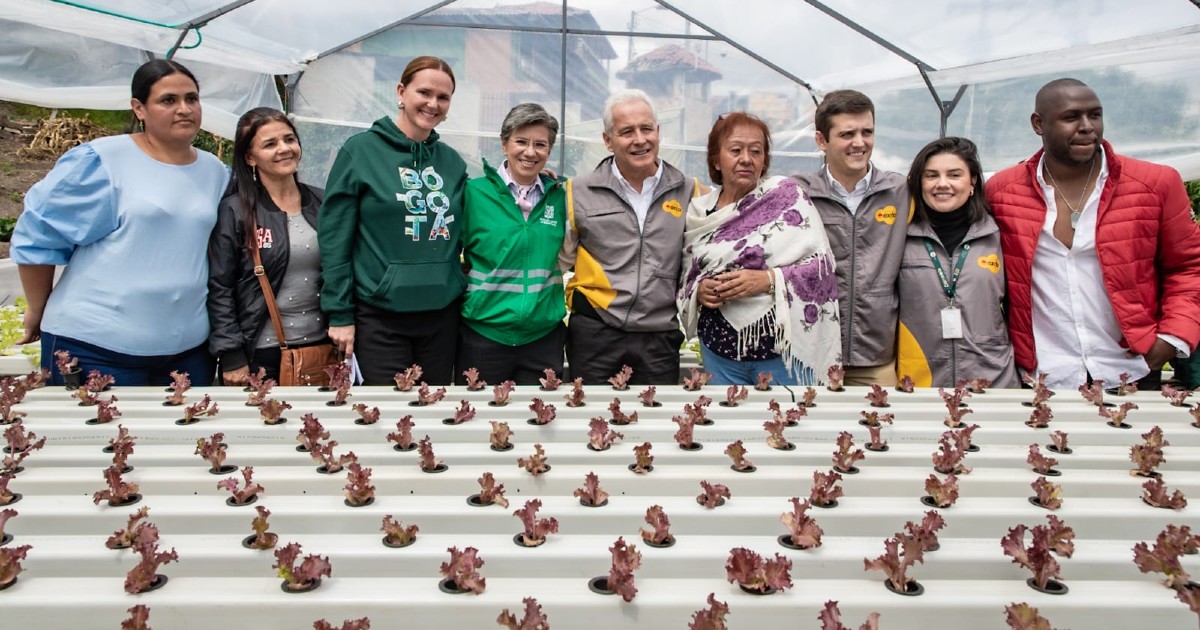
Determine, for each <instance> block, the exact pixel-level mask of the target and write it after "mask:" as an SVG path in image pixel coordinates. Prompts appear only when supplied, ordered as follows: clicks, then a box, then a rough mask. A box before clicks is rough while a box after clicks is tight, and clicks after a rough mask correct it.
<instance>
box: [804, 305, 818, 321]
mask: <svg viewBox="0 0 1200 630" xmlns="http://www.w3.org/2000/svg"><path fill="white" fill-rule="evenodd" d="M820 315H821V309H819V308H817V305H816V304H805V305H804V323H806V324H808V325H810V326H811V325H812V324H815V323H817V318H818V317H819V316H820Z"/></svg>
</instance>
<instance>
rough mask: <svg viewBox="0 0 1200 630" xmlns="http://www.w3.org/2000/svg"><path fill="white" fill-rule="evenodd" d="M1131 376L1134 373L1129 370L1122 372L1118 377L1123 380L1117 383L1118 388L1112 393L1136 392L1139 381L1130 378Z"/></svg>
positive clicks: (1119, 394)
mask: <svg viewBox="0 0 1200 630" xmlns="http://www.w3.org/2000/svg"><path fill="white" fill-rule="evenodd" d="M1131 376H1132V375H1131V374H1130V373H1129V372H1122V373H1121V374H1120V375H1119V376H1118V377H1117V378H1119V379H1121V382H1120V383H1118V384H1117V387H1116V389H1115V390H1114V391H1113V392H1112V393H1113V394H1114V395H1117V396H1127V395H1129V394H1136V393H1137V390H1138V385H1137V381H1132V380H1129V379H1130V377H1131Z"/></svg>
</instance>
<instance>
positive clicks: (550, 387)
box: [538, 368, 562, 392]
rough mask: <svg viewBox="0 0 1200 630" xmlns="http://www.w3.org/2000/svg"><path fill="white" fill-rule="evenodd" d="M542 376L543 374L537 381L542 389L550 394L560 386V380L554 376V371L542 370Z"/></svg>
mask: <svg viewBox="0 0 1200 630" xmlns="http://www.w3.org/2000/svg"><path fill="white" fill-rule="evenodd" d="M542 374H545V376H544V377H542V378H540V379H538V381H539V382H541V384H542V389H544V390H546V391H548V392H552V391H554V390H556V389H558V387H559V386H560V385H562V379H560V378H558V375H557V374H555V372H554V370H551V369H549V368H547V369H545V370H542Z"/></svg>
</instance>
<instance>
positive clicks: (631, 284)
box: [559, 90, 697, 385]
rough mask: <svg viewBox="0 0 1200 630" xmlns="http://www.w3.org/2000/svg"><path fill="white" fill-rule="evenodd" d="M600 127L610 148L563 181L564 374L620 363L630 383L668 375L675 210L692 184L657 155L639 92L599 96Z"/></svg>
mask: <svg viewBox="0 0 1200 630" xmlns="http://www.w3.org/2000/svg"><path fill="white" fill-rule="evenodd" d="M603 137H604V145H605V146H606V147H607V148H608V150H609V151H610V152H612V155H611V156H610V157H607V158H605V159H604V160H602V161H601V162H600V164H599V165H598V166H597V167H596V170H594V171H592V172H591V173H588V174H586V175H583V176H581V177H577V178H575V179H574V180H572V181H571V182H570V183H568V186H567V218H568V223H567V232H566V236H565V238H564V239H563V249H562V252H561V253H560V255H559V263H560V265H561V266H562V267H563V268H564V269H569V268H571V267H574V269H575V275H574V277H573V278H572V279H571V280H570V282H568V283H567V305H568V307H569V308H570V310H571V316H570V320H569V323H568V326H567V332H568V335H567V361H568V363H569V364H570V374H571V377H573V378H574V377H583V381H584V383H587V384H589V385H591V384H603V383H605V382H607V380H608V378H609V377H611V376H612V375H614V374H616V373H617V372H619V371H620V370H621V367H622V366H623V365H628V366H630V367H632V368H633V378H632V380H631V382H632V383H636V384H657V385H674V384H677V383H678V382H679V346H680V345H681V344H682V343H683V332H682V331H681V330H680V328H679V319H678V317H677V316H676V307H675V294H676V289H677V287H678V282H679V264H680V262H679V261H680V254H681V249H682V247H683V227H684V219H683V212H684V209H685V208H686V207H687V204H688V201H689V200H690V199H691V198H692V196H693V195H694V193H695V187H696V185H697V184H696V181H695V180H694V179H692V178H688V177H684V175H683V173H681V172H679V170H678V169H676V168H675V167H673V166H671V165H670V164H667V163H666V162H664V161H663V160H660V159H659V158H658V119H657V117H656V116H655V113H654V105H653V103H651V101H650V97H649V96H647V95H646V93H645V92H642V91H641V90H624V91H621V92H617V93H615V94H613V95H612V96H610V97H609V98H608V99H607V100H606V101H605V102H604V134H603Z"/></svg>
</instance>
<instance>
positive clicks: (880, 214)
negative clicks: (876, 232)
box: [875, 206, 896, 225]
mask: <svg viewBox="0 0 1200 630" xmlns="http://www.w3.org/2000/svg"><path fill="white" fill-rule="evenodd" d="M875 220H876V221H878V222H880V223H886V224H888V225H894V224H895V223H896V206H888V207H886V208H880V209H878V210H876V211H875Z"/></svg>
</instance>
